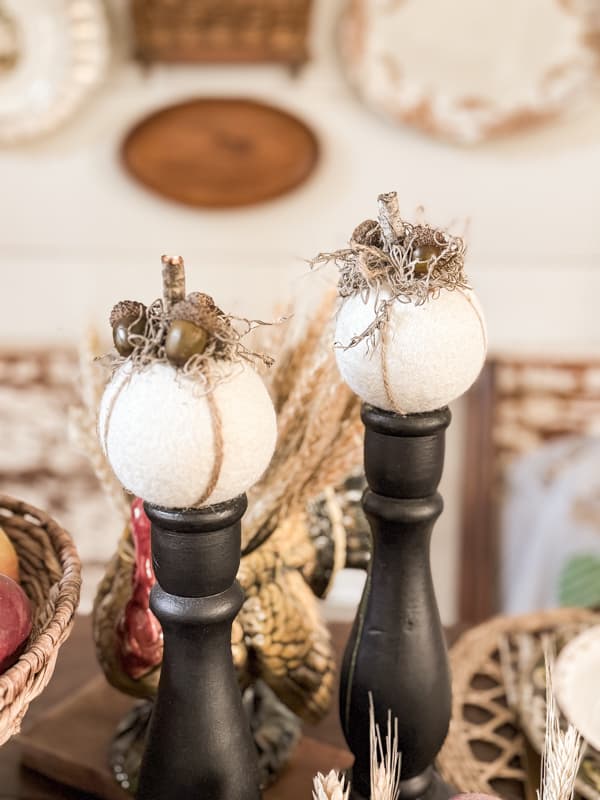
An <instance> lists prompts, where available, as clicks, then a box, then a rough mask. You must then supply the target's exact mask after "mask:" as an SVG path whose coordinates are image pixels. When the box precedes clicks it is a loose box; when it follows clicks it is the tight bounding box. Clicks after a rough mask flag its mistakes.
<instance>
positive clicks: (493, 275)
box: [0, 0, 600, 621]
mask: <svg viewBox="0 0 600 800" xmlns="http://www.w3.org/2000/svg"><path fill="white" fill-rule="evenodd" d="M338 5H339V3H338V2H337V0H335V2H333V0H321V2H320V4H319V5H318V13H317V15H316V19H315V44H314V54H315V57H314V59H313V61H312V62H311V63H310V64H309V65H308V66H307V67H306V69H305V70H304V71H303V72H302V74H301V75H300V77H298V78H293V77H291V76H290V75H289V74H288V73H287V72H286V71H285V70H284V69H281V68H279V67H272V66H266V67H262V66H258V67H206V68H191V67H176V68H167V67H155V68H153V69H152V70H151V71H150V72H149V73H145V72H143V71H142V70H140V69H139V68H138V67H137V66H135V65H132V64H124V63H121V64H117V65H115V68H114V70H113V73H112V75H111V77H110V81H109V82H108V84H107V86H106V87H105V88H104V89H103V90H102V91H101V92H100V93H99V94H98V95H97V96H96V97H95V98H94V99H93V101H92V102H90V104H89V105H88V107H86V109H85V110H84V111H83V112H82V113H81V114H80V116H79V117H78V118H77V119H76V120H75V121H73V123H72V124H70V125H69V127H68V128H67V129H65V130H63V131H61V132H60V133H58V134H56V135H55V136H53V137H52V138H50V139H47V140H46V141H44V142H42V143H39V144H36V145H32V146H27V147H21V148H17V149H13V150H10V151H8V150H7V151H3V152H0V187H1V192H0V276H1V277H0V292H1V295H0V296H2V298H3V301H4V302H3V303H2V314H0V343H1V344H3V345H6V344H9V343H24V342H28V343H32V344H33V343H38V342H40V341H44V342H73V341H74V340H76V338H77V336H78V334H79V332H80V331H81V330H82V328H83V327H84V326H85V325H86V324H88V323H89V322H90V321H94V322H96V323H97V324H100V325H104V324H105V318H106V313H107V310H108V309H109V308H110V307H111V305H112V303H113V302H114V300H115V298H118V297H125V296H133V297H139V298H140V299H151V298H153V297H154V296H156V295H157V294H158V292H159V257H160V254H161V253H163V252H169V253H180V254H182V255H183V256H184V257H185V259H186V263H187V265H188V274H189V284H190V286H194V287H198V288H202V289H205V290H206V291H209V292H211V293H213V294H214V295H215V296H216V298H217V299H218V301H219V302H220V303H221V304H222V305H223V306H225V307H227V308H231V309H232V310H238V311H240V312H242V313H243V314H244V315H252V316H261V315H266V314H269V312H270V310H271V308H272V305H273V303H274V302H275V301H276V300H278V299H284V298H285V297H286V296H287V295H288V293H289V287H290V284H291V282H292V281H293V279H294V277H296V276H299V275H302V274H303V273H304V272H305V270H306V267H305V264H304V262H303V259H306V258H308V257H310V256H312V255H314V254H315V253H316V252H317V251H318V250H321V249H330V248H335V247H337V246H339V245H342V244H343V243H344V242H345V240H346V239H347V238H348V235H349V233H350V232H351V230H352V228H353V227H354V225H355V224H356V223H357V222H359V221H360V220H362V219H363V218H365V217H367V216H372V215H373V213H374V210H375V207H374V204H375V199H376V196H377V194H378V193H380V192H382V191H387V190H390V189H397V190H398V192H399V195H400V199H401V206H402V209H403V211H404V212H405V213H406V214H407V215H410V214H411V213H412V211H413V209H415V208H416V206H417V205H419V204H423V205H424V206H425V207H426V209H427V214H428V217H429V218H430V219H431V220H432V221H434V222H436V223H439V224H446V223H448V222H450V221H451V220H454V219H469V220H470V229H469V242H470V255H469V261H468V264H469V272H470V275H471V277H472V280H473V283H474V284H475V286H476V287H477V289H478V291H479V293H480V296H481V298H482V302H483V305H484V307H485V309H486V312H487V318H488V323H489V334H490V343H491V347H492V348H493V349H495V350H505V349H511V350H512V349H515V348H518V349H526V350H537V349H544V350H549V349H550V350H553V351H555V350H557V349H560V350H581V349H584V350H586V351H590V350H593V349H594V348H596V347H597V346H598V344H599V343H600V325H599V324H598V321H597V320H598V318H599V313H598V297H600V269H599V267H600V224H599V221H598V220H599V216H598V214H599V212H598V196H599V179H600V103H599V102H598V99H599V98H600V93H596V95H595V96H594V98H592V99H590V100H589V101H588V102H587V103H584V104H582V105H581V106H580V107H578V108H577V109H574V110H573V112H572V113H571V114H570V115H569V117H568V118H567V119H565V120H562V121H560V122H556V123H553V124H550V125H548V126H546V127H545V128H542V129H539V130H537V131H533V132H530V133H527V134H522V135H519V136H516V137H513V138H510V139H506V140H502V141H498V142H495V143H493V144H489V145H484V146H480V147H477V148H475V149H460V148H456V147H453V146H451V145H447V144H444V143H440V142H436V141H434V140H430V139H428V138H426V137H424V136H422V135H420V134H418V133H416V132H413V131H411V130H408V129H401V128H397V127H394V126H392V125H391V124H389V123H387V122H385V121H382V120H380V119H378V118H377V117H375V116H374V115H372V114H371V113H370V112H368V111H367V110H365V109H364V108H363V107H362V106H361V104H360V103H359V102H358V101H357V100H356V99H355V98H354V96H353V95H352V93H351V92H350V90H349V89H348V87H347V86H346V84H345V82H344V79H343V76H342V74H341V72H340V69H339V66H338V63H337V59H336V56H335V52H334V47H333V44H334V23H335V19H336V15H337V13H338V11H337V9H338ZM201 94H215V95H247V96H251V97H256V98H260V99H264V100H267V101H271V102H274V103H278V104H281V105H282V106H284V107H286V108H288V109H291V110H292V111H294V112H296V113H297V114H299V115H300V116H301V117H303V118H304V119H305V120H306V121H307V122H308V123H309V124H310V125H312V126H313V128H314V129H315V130H316V131H317V133H318V135H319V138H320V140H321V144H322V158H321V162H320V165H319V167H318V169H317V171H316V173H315V175H314V176H313V177H312V178H311V180H310V181H309V182H308V183H307V184H306V185H305V186H304V187H303V188H301V189H299V190H297V191H296V192H294V193H293V194H290V195H289V196H287V197H286V198H283V199H281V200H278V201H275V202H272V203H267V204H264V205H261V206H257V207H256V208H253V209H248V210H240V211H232V212H206V211H195V210H190V209H186V208H182V207H178V206H176V205H173V204H170V203H168V202H166V201H162V200H160V199H158V198H156V197H153V196H151V195H150V194H147V193H146V192H145V191H144V190H143V189H142V188H140V187H138V186H137V185H136V184H134V183H133V182H132V181H131V180H130V179H129V178H128V177H127V175H126V174H125V173H124V172H123V170H122V169H121V167H120V164H119V145H120V143H121V141H122V139H123V136H124V134H125V133H126V132H127V130H128V129H129V127H130V126H131V125H133V124H134V123H135V122H136V121H137V120H138V119H139V118H140V117H141V116H143V115H144V114H146V113H148V112H149V111H151V110H153V109H155V108H159V107H161V106H163V105H165V104H167V103H170V102H173V101H176V100H178V99H183V98H188V97H190V96H194V95H201ZM455 414H456V418H455V422H454V425H453V427H452V429H451V432H450V435H449V446H448V460H447V466H446V471H445V476H444V482H443V486H442V491H443V493H444V495H445V497H446V511H445V513H444V516H443V518H442V520H440V523H439V524H438V528H437V533H436V536H435V540H434V541H435V543H434V572H435V578H436V584H437V586H438V592H439V595H440V601H441V606H442V610H443V616H444V618H445V619H446V620H448V621H449V620H451V619H453V617H454V614H455V604H454V576H455V563H456V542H457V536H458V495H459V489H460V466H461V455H462V435H463V428H464V426H463V422H464V420H463V419H462V414H461V408H460V404H459V407H458V408H457V409H455ZM346 597H347V594H346V592H345V591H344V592H343V593H342V601H344V602H345V599H346Z"/></svg>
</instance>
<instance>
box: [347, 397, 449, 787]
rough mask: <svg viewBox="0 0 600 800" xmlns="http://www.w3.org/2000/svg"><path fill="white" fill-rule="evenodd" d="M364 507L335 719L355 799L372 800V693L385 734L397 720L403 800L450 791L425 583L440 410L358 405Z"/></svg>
mask: <svg viewBox="0 0 600 800" xmlns="http://www.w3.org/2000/svg"><path fill="white" fill-rule="evenodd" d="M362 420H363V422H364V424H365V427H366V430H365V450H364V456H365V473H366V478H367V483H368V486H369V488H368V489H367V490H366V491H365V494H364V497H363V507H364V510H365V514H366V516H367V518H368V520H369V524H370V526H371V532H372V539H373V554H372V559H371V565H370V569H369V575H368V578H367V583H366V586H365V590H364V593H363V597H362V600H361V603H360V607H359V611H358V613H357V616H356V619H355V622H354V627H353V629H352V633H351V635H350V640H349V642H348V645H347V648H346V653H345V656H344V663H343V667H342V676H341V691H340V713H341V722H342V728H343V731H344V735H345V737H346V741H347V742H348V746H349V748H350V750H351V751H352V753H353V754H354V759H355V760H354V766H353V768H352V793H353V797H354V798H357V799H358V798H367V797H369V793H370V792H369V766H370V759H369V692H371V693H372V695H373V702H374V707H375V717H376V720H377V722H378V723H379V725H380V727H381V730H382V731H383V730H385V726H386V723H387V712H388V709H390V710H391V712H392V714H393V716H395V717H396V718H397V719H398V732H399V737H398V738H399V741H398V749H399V750H400V752H401V754H402V773H401V798H408V800H414V799H415V798H424V797H426V798H428V800H434V799H435V800H441V798H447V797H449V796H450V794H451V793H452V792H451V790H450V788H449V787H447V786H446V785H445V784H444V783H443V782H442V781H441V780H440V778H439V777H438V776H437V775H436V774H435V773H434V771H433V769H432V764H433V761H434V759H435V757H436V755H437V754H438V752H439V750H440V748H441V746H442V744H443V742H444V739H445V737H446V733H447V731H448V725H449V721H450V712H451V689H450V676H449V669H448V659H447V653H446V645H445V641H444V633H443V630H442V626H441V622H440V617H439V612H438V607H437V603H436V599H435V593H434V590H433V583H432V579H431V567H430V559H429V542H430V537H431V530H432V528H433V523H434V522H435V520H436V519H437V517H438V516H439V515H440V513H441V511H442V498H441V496H440V495H439V494H438V493H437V491H436V490H437V486H438V483H439V481H440V478H441V475H442V467H443V461H444V437H445V429H446V428H447V426H448V425H449V423H450V412H449V411H448V409H447V408H444V409H441V410H439V411H433V412H430V413H426V414H409V415H406V416H401V415H399V414H394V413H391V412H388V411H382V410H381V409H377V408H374V407H373V406H369V405H367V404H365V405H364V406H363V409H362Z"/></svg>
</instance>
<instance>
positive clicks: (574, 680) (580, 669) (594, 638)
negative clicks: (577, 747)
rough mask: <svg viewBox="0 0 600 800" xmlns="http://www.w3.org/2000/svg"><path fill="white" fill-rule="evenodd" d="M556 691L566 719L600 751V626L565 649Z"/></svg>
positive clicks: (557, 670)
mask: <svg viewBox="0 0 600 800" xmlns="http://www.w3.org/2000/svg"><path fill="white" fill-rule="evenodd" d="M554 691H555V694H556V699H557V700H558V704H559V706H560V708H561V711H562V712H563V714H564V715H565V717H566V718H567V719H568V720H569V722H571V723H572V724H573V725H574V726H575V727H576V728H577V729H578V730H579V732H580V733H581V735H582V736H583V738H584V739H585V740H586V741H587V742H589V744H591V745H592V747H593V748H594V749H595V750H599V751H600V625H596V626H594V627H593V628H589V629H588V630H586V631H584V632H583V633H580V634H579V636H576V637H575V638H574V639H572V640H571V641H570V642H569V643H568V644H567V645H565V647H563V649H562V650H561V652H560V655H559V656H558V658H557V660H556V666H555V669H554Z"/></svg>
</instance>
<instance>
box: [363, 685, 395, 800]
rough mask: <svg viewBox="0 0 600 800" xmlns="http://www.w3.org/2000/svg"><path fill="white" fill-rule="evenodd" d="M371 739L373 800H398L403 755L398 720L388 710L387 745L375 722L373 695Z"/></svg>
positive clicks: (370, 702)
mask: <svg viewBox="0 0 600 800" xmlns="http://www.w3.org/2000/svg"><path fill="white" fill-rule="evenodd" d="M369 737H370V742H371V800H398V797H399V795H400V768H401V755H400V752H399V751H398V720H397V719H394V722H393V730H392V712H391V711H390V710H389V709H388V715H387V731H386V734H385V743H384V742H383V741H382V738H381V730H380V729H379V726H378V725H377V723H376V722H375V707H374V705H373V695H372V694H370V693H369Z"/></svg>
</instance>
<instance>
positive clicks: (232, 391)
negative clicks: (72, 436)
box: [98, 362, 277, 508]
mask: <svg viewBox="0 0 600 800" xmlns="http://www.w3.org/2000/svg"><path fill="white" fill-rule="evenodd" d="M212 374H213V376H214V379H215V381H216V386H215V388H214V390H213V392H212V394H211V396H210V397H209V396H207V395H206V393H205V391H204V390H203V388H202V386H201V385H199V383H198V381H197V380H195V379H194V378H192V377H186V376H184V375H183V373H182V372H181V371H178V370H177V369H176V368H175V367H173V366H171V365H170V364H165V363H158V362H157V363H155V364H152V365H151V366H149V367H148V368H146V369H143V370H140V371H132V369H131V364H129V363H125V364H124V365H123V366H122V367H121V368H120V369H119V370H118V371H117V372H116V373H115V375H114V377H113V379H112V380H111V381H110V383H109V384H108V386H107V387H106V390H105V392H104V395H103V398H102V403H101V407H100V414H99V418H98V434H99V437H100V441H101V444H102V448H103V450H104V452H105V454H106V457H107V459H108V461H109V463H110V465H111V467H112V469H113V471H114V473H115V475H116V476H117V478H118V480H119V481H120V482H121V484H122V485H123V486H124V488H125V489H127V490H128V491H129V492H131V493H132V494H134V495H136V496H138V497H141V498H143V499H144V500H146V501H148V502H150V503H153V504H155V505H159V506H166V507H169V508H189V507H193V506H197V505H202V506H207V505H213V504H215V503H220V502H224V501H226V500H230V499H232V498H233V497H236V496H237V495H239V494H242V493H243V492H245V491H246V490H247V489H249V488H250V487H251V486H252V485H253V484H254V483H256V481H257V480H258V479H259V478H260V476H261V475H262V473H263V472H264V470H265V469H266V468H267V466H268V464H269V461H270V460H271V456H272V455H273V450H274V449H275V441H276V437H277V422H276V417H275V410H274V408H273V404H272V403H271V399H270V397H269V394H268V392H267V389H266V387H265V385H264V383H263V381H262V380H261V378H260V377H259V375H258V374H257V373H256V372H255V371H254V370H253V369H252V367H251V366H250V365H249V364H247V363H246V362H242V363H236V364H232V363H230V362H215V365H214V371H213V373H212ZM215 412H216V413H215ZM215 416H216V417H217V418H218V420H215ZM215 424H217V425H219V426H220V434H221V442H222V443H221V447H220V449H219V452H220V453H221V455H222V460H221V465H220V469H218V472H217V469H216V467H217V466H218V464H219V458H218V455H217V450H216V447H215V444H216V443H217V446H218V441H219V437H218V435H217V438H216V437H215ZM215 479H216V482H215ZM211 484H213V487H214V488H213V489H212V490H211V491H210V493H209V494H208V495H207V490H208V488H209V487H210V485H211Z"/></svg>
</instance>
